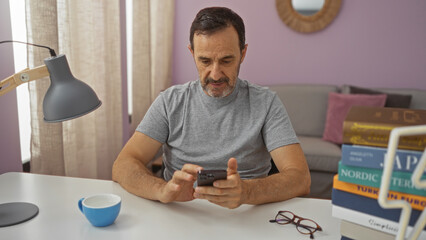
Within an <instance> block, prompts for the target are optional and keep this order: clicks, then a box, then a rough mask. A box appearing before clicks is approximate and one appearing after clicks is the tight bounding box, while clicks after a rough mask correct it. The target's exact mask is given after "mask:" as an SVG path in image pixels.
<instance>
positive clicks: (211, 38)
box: [188, 26, 247, 97]
mask: <svg viewBox="0 0 426 240" xmlns="http://www.w3.org/2000/svg"><path fill="white" fill-rule="evenodd" d="M193 41H194V50H192V49H191V47H190V46H188V48H189V50H190V51H191V53H192V56H193V57H194V60H195V65H196V67H197V70H198V74H199V77H200V81H201V86H202V87H203V89H204V92H205V93H206V94H207V95H209V96H211V97H226V96H228V95H229V94H231V93H232V91H233V90H234V88H235V84H236V81H237V77H238V73H239V70H240V64H241V63H242V62H243V60H244V56H245V54H246V50H247V44H246V45H245V46H244V49H243V51H240V47H239V41H238V34H237V31H236V30H235V29H234V27H232V26H231V27H227V28H225V29H222V30H219V31H217V32H215V33H213V34H210V35H202V34H195V35H194V40H193Z"/></svg>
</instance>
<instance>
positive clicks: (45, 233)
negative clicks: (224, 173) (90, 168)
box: [0, 173, 340, 240]
mask: <svg viewBox="0 0 426 240" xmlns="http://www.w3.org/2000/svg"><path fill="white" fill-rule="evenodd" d="M97 193H114V194H117V195H119V196H121V198H122V208H121V212H120V215H119V216H118V218H117V220H116V221H115V223H114V224H113V225H110V226H108V227H104V228H97V227H93V226H92V225H90V223H89V222H88V221H87V220H86V219H85V217H84V216H83V214H82V213H81V212H80V211H79V209H78V207H77V202H78V200H79V199H80V198H82V197H86V196H90V195H93V194H97ZM14 201H25V202H31V203H34V204H36V205H37V206H38V207H39V209H40V210H39V214H38V215H37V216H36V217H35V218H33V219H31V220H29V221H27V222H24V223H21V224H18V225H13V226H9V227H3V228H0V239H2V240H9V239H13V240H20V239H44V240H48V239H55V240H56V239H60V240H64V239H101V240H106V239H113V240H118V239H197V240H199V239H215V240H217V239H236V240H237V239H274V240H279V239H291V240H293V239H303V240H309V239H310V238H309V235H302V234H300V233H299V232H298V231H297V230H296V227H295V225H293V224H289V225H284V226H282V225H278V224H275V223H269V219H273V218H274V217H275V215H276V213H277V212H278V211H279V210H289V211H292V212H294V213H295V214H296V215H299V216H302V217H305V218H311V219H313V220H315V221H316V222H317V223H318V224H319V225H320V226H321V227H322V228H323V231H322V232H316V233H315V234H314V237H315V239H327V240H329V239H340V220H339V219H336V218H333V217H332V216H331V201H330V200H320V199H308V198H294V199H291V200H288V201H284V202H278V203H272V204H264V205H259V206H252V205H242V206H240V207H239V208H237V209H234V210H229V209H226V208H222V207H219V206H216V205H214V204H211V203H209V202H208V201H203V200H194V201H191V202H185V203H171V204H162V203H159V202H156V201H150V200H146V199H143V198H140V197H137V196H135V195H133V194H130V193H128V192H127V191H125V190H124V189H123V188H121V186H120V185H119V184H117V183H115V182H112V181H105V180H93V179H82V178H71V177H57V176H47V175H38V174H29V173H5V174H2V175H0V203H7V202H14Z"/></svg>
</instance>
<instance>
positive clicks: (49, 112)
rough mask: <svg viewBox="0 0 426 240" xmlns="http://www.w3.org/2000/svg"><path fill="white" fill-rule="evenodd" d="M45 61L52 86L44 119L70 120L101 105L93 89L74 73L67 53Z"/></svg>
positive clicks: (46, 100)
mask: <svg viewBox="0 0 426 240" xmlns="http://www.w3.org/2000/svg"><path fill="white" fill-rule="evenodd" d="M44 63H45V64H46V67H47V70H48V71H49V74H50V87H49V89H48V90H47V92H46V95H45V96H44V100H43V114H44V121H46V122H62V121H66V120H70V119H73V118H77V117H80V116H82V115H85V114H86V113H89V112H91V111H93V110H95V109H96V108H98V107H99V106H101V104H102V103H101V101H100V100H99V98H98V96H96V93H95V92H94V91H93V89H92V88H90V86H89V85H87V84H86V83H84V82H82V81H80V80H78V79H76V78H75V77H74V76H73V75H72V73H71V70H70V68H69V65H68V61H67V58H66V57H65V55H59V56H57V57H51V58H47V59H45V60H44Z"/></svg>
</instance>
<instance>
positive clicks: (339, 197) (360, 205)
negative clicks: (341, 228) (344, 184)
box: [331, 188, 422, 226]
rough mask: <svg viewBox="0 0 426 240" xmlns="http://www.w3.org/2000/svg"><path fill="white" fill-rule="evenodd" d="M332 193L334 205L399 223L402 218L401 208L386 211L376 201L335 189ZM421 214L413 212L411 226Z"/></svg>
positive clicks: (417, 211) (416, 211)
mask: <svg viewBox="0 0 426 240" xmlns="http://www.w3.org/2000/svg"><path fill="white" fill-rule="evenodd" d="M332 191H333V192H332V200H331V202H332V204H333V205H336V206H340V207H344V208H348V209H352V210H355V211H358V212H363V213H367V214H370V215H373V216H377V217H381V218H384V219H388V220H391V221H395V222H399V218H400V216H401V209H400V208H393V209H386V208H382V207H381V206H380V205H379V202H378V201H377V200H376V199H372V198H368V197H364V196H360V195H356V194H353V193H348V192H344V191H340V190H337V189H334V188H333V190H332ZM421 213H422V212H421V211H419V210H412V211H411V215H410V221H409V225H410V226H414V224H415V223H416V221H417V219H419V216H420V214H421Z"/></svg>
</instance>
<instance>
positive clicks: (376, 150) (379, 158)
mask: <svg viewBox="0 0 426 240" xmlns="http://www.w3.org/2000/svg"><path fill="white" fill-rule="evenodd" d="M386 153H387V148H381V147H371V146H360V145H347V144H343V145H342V163H343V164H344V165H348V166H356V167H368V168H376V169H383V166H384V160H385V157H386ZM421 156H422V152H420V151H409V150H401V149H398V150H397V151H396V153H395V162H394V167H393V169H394V170H395V171H401V172H413V171H414V169H415V168H416V167H417V164H418V163H419V161H420V158H421Z"/></svg>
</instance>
